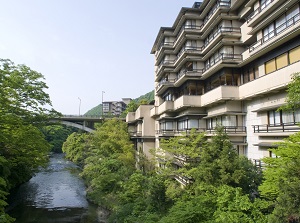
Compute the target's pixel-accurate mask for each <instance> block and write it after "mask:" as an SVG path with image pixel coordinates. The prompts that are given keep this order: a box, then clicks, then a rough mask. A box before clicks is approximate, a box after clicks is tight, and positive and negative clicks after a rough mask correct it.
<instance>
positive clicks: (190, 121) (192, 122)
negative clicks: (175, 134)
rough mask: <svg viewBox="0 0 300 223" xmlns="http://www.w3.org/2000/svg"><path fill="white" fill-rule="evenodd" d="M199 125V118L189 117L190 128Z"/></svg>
mask: <svg viewBox="0 0 300 223" xmlns="http://www.w3.org/2000/svg"><path fill="white" fill-rule="evenodd" d="M198 127H199V125H198V119H189V120H188V128H189V129H192V128H196V129H197V128H198Z"/></svg>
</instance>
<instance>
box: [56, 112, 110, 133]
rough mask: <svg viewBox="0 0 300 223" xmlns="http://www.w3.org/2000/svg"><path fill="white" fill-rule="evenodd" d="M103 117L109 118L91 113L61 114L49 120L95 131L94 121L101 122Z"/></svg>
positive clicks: (87, 130)
mask: <svg viewBox="0 0 300 223" xmlns="http://www.w3.org/2000/svg"><path fill="white" fill-rule="evenodd" d="M105 119H110V118H105V117H102V116H91V115H88V116H87V115H63V116H60V117H57V118H52V119H51V120H50V122H52V123H59V124H63V125H66V126H71V127H75V128H78V129H81V130H83V131H86V132H93V131H95V123H101V122H103V121H104V120H105Z"/></svg>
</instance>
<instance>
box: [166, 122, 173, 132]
mask: <svg viewBox="0 0 300 223" xmlns="http://www.w3.org/2000/svg"><path fill="white" fill-rule="evenodd" d="M166 130H173V122H166Z"/></svg>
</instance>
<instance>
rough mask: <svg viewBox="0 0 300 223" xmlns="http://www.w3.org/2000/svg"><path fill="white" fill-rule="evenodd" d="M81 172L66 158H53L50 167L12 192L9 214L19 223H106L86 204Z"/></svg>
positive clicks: (94, 208) (95, 210)
mask: <svg viewBox="0 0 300 223" xmlns="http://www.w3.org/2000/svg"><path fill="white" fill-rule="evenodd" d="M78 172H79V170H78V167H77V166H76V165H75V164H74V163H72V162H70V161H67V160H65V159H64V156H63V154H53V155H51V157H50V162H49V165H48V167H46V168H45V169H41V170H40V172H39V173H37V174H36V175H35V176H34V177H32V178H31V180H30V181H28V182H27V183H25V184H23V185H21V186H20V187H19V188H18V190H17V191H15V192H12V195H11V196H10V198H9V208H8V210H9V211H8V214H9V215H10V216H12V217H14V218H16V223H48V222H49V223H50V222H51V223H54V222H55V223H71V222H72V223H96V222H97V223H99V222H105V216H104V217H103V215H105V213H103V211H101V210H100V209H99V208H97V207H95V206H94V205H92V204H90V203H89V202H88V201H87V200H86V194H85V189H86V188H85V185H84V183H83V181H82V179H80V177H79V176H78ZM101 218H103V219H101Z"/></svg>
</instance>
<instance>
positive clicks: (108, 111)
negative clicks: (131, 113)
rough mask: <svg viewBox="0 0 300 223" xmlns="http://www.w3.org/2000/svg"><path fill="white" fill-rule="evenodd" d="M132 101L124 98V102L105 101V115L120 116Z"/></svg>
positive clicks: (103, 104)
mask: <svg viewBox="0 0 300 223" xmlns="http://www.w3.org/2000/svg"><path fill="white" fill-rule="evenodd" d="M130 101H131V99H130V98H122V101H104V102H103V103H102V106H103V108H102V109H103V115H104V116H120V115H121V114H122V112H123V111H125V110H126V107H127V105H128V103H129V102H130Z"/></svg>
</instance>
